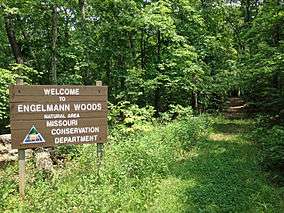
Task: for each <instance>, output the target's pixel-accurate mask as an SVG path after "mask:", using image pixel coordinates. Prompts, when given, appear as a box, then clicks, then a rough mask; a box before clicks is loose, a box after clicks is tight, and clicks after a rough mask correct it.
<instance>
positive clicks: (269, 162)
mask: <svg viewBox="0 0 284 213" xmlns="http://www.w3.org/2000/svg"><path fill="white" fill-rule="evenodd" d="M262 121H263V120H262V119H261V120H260V121H259V122H262ZM258 125H260V127H258V128H256V129H255V130H254V131H253V133H252V134H253V137H254V138H255V140H256V142H257V143H258V144H260V145H261V148H262V152H263V159H262V162H261V164H262V166H263V168H264V169H266V170H268V171H271V173H272V175H273V177H272V181H273V182H275V183H277V184H279V185H282V186H283V184H284V179H283V167H284V128H283V126H273V127H270V128H269V127H264V126H263V123H262V124H258ZM261 126H262V127H261Z"/></svg>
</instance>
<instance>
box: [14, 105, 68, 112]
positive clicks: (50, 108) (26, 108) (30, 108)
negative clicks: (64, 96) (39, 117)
mask: <svg viewBox="0 0 284 213" xmlns="http://www.w3.org/2000/svg"><path fill="white" fill-rule="evenodd" d="M17 108H18V112H62V111H70V104H46V105H43V104H19V105H18V107H17Z"/></svg>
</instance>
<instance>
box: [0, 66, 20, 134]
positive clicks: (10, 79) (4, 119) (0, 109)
mask: <svg viewBox="0 0 284 213" xmlns="http://www.w3.org/2000/svg"><path fill="white" fill-rule="evenodd" d="M0 76H1V78H0V122H1V126H2V127H3V126H4V127H5V126H6V125H7V124H8V123H9V85H12V84H14V83H15V81H16V78H17V77H18V76H19V75H17V74H13V73H12V72H11V71H9V70H5V69H1V68H0ZM2 131H3V130H2V129H1V131H0V132H2Z"/></svg>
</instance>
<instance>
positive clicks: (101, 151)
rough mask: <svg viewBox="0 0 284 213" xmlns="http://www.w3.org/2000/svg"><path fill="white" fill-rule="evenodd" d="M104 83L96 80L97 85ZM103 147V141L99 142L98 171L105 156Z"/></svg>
mask: <svg viewBox="0 0 284 213" xmlns="http://www.w3.org/2000/svg"><path fill="white" fill-rule="evenodd" d="M102 85H103V83H102V81H96V86H102ZM103 149H104V144H103V143H97V168H98V171H99V169H100V166H101V162H102V158H103Z"/></svg>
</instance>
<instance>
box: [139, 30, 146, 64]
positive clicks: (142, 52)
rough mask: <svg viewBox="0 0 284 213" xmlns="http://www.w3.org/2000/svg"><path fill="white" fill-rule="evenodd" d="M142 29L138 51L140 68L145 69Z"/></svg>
mask: <svg viewBox="0 0 284 213" xmlns="http://www.w3.org/2000/svg"><path fill="white" fill-rule="evenodd" d="M144 34H145V32H144V29H142V30H141V41H140V51H141V69H145V41H144Z"/></svg>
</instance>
